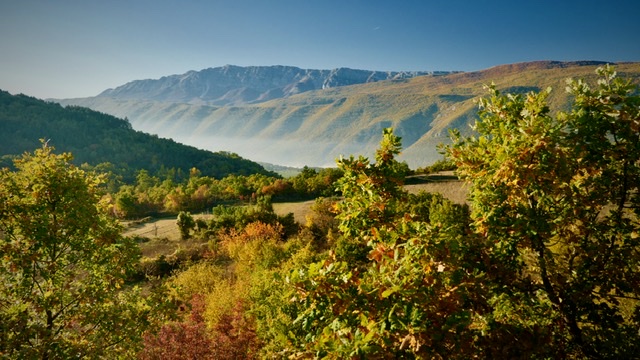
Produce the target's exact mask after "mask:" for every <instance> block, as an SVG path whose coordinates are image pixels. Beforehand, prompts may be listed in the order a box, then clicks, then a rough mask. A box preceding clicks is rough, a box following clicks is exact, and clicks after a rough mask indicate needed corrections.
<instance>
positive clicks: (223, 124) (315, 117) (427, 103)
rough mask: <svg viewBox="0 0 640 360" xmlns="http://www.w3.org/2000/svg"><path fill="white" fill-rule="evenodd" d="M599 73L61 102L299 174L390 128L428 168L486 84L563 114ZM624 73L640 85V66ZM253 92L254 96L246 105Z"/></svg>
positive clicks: (314, 83) (205, 84) (272, 82)
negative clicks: (544, 99) (569, 83)
mask: <svg viewBox="0 0 640 360" xmlns="http://www.w3.org/2000/svg"><path fill="white" fill-rule="evenodd" d="M598 65H601V63H597V62H573V63H565V62H543V61H541V62H532V63H522V64H511V65H502V66H496V67H493V68H490V69H487V70H483V71H479V72H470V73H430V74H429V73H424V74H421V73H376V72H367V71H355V70H350V71H347V70H342V71H334V72H333V73H332V72H325V77H324V78H323V77H322V76H321V75H322V74H321V72H320V71H316V72H314V71H311V70H300V69H298V70H300V71H299V73H298V74H297V75H296V74H293V75H292V74H291V72H292V70H291V69H297V68H290V67H262V68H255V67H252V68H240V67H232V68H231V70H233V71H230V70H228V71H227V72H226V73H224V72H223V71H222V70H223V68H217V69H218V71H217V72H216V71H215V69H208V70H203V71H201V72H190V73H187V74H185V75H183V76H172V77H165V78H162V79H159V80H140V81H135V82H131V83H128V84H125V85H123V86H121V87H118V88H116V89H112V90H107V91H104V92H103V93H102V94H100V95H98V96H95V97H89V98H80V99H65V100H59V102H60V103H61V104H63V105H70V104H73V105H80V106H86V107H89V108H91V109H94V110H97V111H101V112H105V113H108V114H112V115H115V116H117V117H122V118H125V117H126V118H128V119H129V121H130V122H131V124H132V125H133V127H134V128H135V129H138V130H142V131H145V132H149V133H152V134H158V135H159V136H161V137H170V138H173V139H175V140H176V141H179V142H183V143H186V144H190V145H193V146H197V147H201V148H204V149H208V150H213V151H219V150H223V151H231V152H234V153H238V154H239V155H241V156H243V157H246V158H249V159H251V160H254V161H261V162H268V163H275V164H281V165H290V166H302V165H310V166H333V165H334V163H335V162H334V160H335V159H336V158H337V157H339V156H340V155H345V156H348V155H350V154H372V151H373V150H374V149H375V147H376V144H377V143H378V141H379V139H380V134H381V131H382V129H383V128H386V127H393V128H394V129H395V131H396V133H397V134H398V135H400V136H401V137H402V141H403V146H404V149H405V150H404V152H403V154H402V155H401V157H400V159H401V160H405V161H407V162H408V163H409V165H410V166H412V167H418V166H424V165H428V164H430V163H432V162H433V161H435V160H437V159H439V158H440V155H439V154H438V152H437V149H436V146H437V144H439V143H441V142H446V141H447V134H448V129H450V128H458V129H460V130H461V131H463V133H465V132H468V131H469V129H470V128H469V125H471V124H473V122H474V121H475V116H476V110H477V108H476V105H475V102H474V101H475V99H476V98H477V97H478V96H483V95H485V94H486V92H485V90H484V89H483V87H484V85H487V84H490V83H492V82H494V83H495V84H496V85H497V87H498V89H500V90H502V91H505V92H516V93H524V92H528V91H531V90H540V89H545V88H547V87H549V86H551V87H552V88H553V89H554V91H553V92H552V95H551V99H550V104H551V106H552V107H553V108H554V109H560V108H564V107H566V106H568V104H569V98H568V95H567V94H566V93H565V91H564V88H565V81H566V79H567V78H569V77H574V78H592V77H593V76H594V70H595V68H596V67H597V66H598ZM617 70H618V72H619V73H622V74H624V76H627V77H629V78H631V79H638V78H639V77H640V64H638V63H628V64H618V65H617ZM376 74H378V75H376ZM329 75H330V76H329ZM383 75H384V76H383ZM417 75H419V76H417ZM285 78H286V79H288V80H287V81H288V82H285V81H284V80H278V81H280V82H277V81H276V79H285ZM232 79H236V80H237V81H236V82H235V83H234V82H232ZM374 80H375V81H374ZM358 81H359V82H360V83H358ZM367 81H368V82H367ZM216 84H217V85H218V86H217V88H216V89H215V91H214V89H213V88H214V87H215V86H214V85H216ZM305 84H306V85H305ZM350 84H355V85H350ZM305 86H306V88H307V89H308V90H307V91H302V90H303V89H305ZM205 89H208V90H207V91H205ZM221 89H222V90H221ZM249 93H251V94H254V96H249V97H248V96H245V97H243V96H242V94H245V95H246V94H249ZM255 94H259V95H255Z"/></svg>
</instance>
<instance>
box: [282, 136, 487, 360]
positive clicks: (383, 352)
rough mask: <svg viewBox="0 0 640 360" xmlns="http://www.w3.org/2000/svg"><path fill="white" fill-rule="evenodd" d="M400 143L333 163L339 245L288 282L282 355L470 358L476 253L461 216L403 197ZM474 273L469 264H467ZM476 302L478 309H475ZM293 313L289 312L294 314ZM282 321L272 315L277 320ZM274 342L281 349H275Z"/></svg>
mask: <svg viewBox="0 0 640 360" xmlns="http://www.w3.org/2000/svg"><path fill="white" fill-rule="evenodd" d="M399 151H400V138H399V137H397V136H395V135H394V134H393V132H392V131H391V129H385V130H384V133H383V138H382V141H381V144H380V149H379V150H378V151H377V153H376V162H375V163H370V162H369V160H368V159H366V158H364V157H359V158H357V159H355V158H353V157H351V158H349V159H342V160H341V161H340V162H339V164H338V165H339V167H340V168H341V169H342V170H344V177H343V178H342V179H341V180H340V182H339V186H340V190H341V191H342V193H343V194H344V197H345V199H344V201H343V202H342V203H340V204H338V205H337V210H338V211H337V216H336V220H338V222H339V226H338V228H339V230H340V232H341V235H342V238H341V239H340V240H339V241H338V242H337V244H336V246H335V248H333V249H332V250H331V251H330V253H329V255H328V256H327V257H326V258H325V259H324V260H323V261H320V262H317V263H313V264H311V265H309V266H306V267H305V268H304V269H298V270H296V271H293V272H291V273H290V274H288V276H287V278H288V281H289V283H290V284H291V285H292V286H293V288H294V289H295V295H294V296H293V298H292V301H291V302H292V303H293V307H292V306H291V305H289V309H290V311H291V310H295V311H297V314H296V317H295V318H294V319H292V321H291V323H292V325H291V326H290V328H289V329H288V330H287V333H286V334H281V336H280V337H275V338H276V339H279V338H280V339H281V338H282V337H284V338H286V339H287V342H286V345H284V349H282V350H281V351H282V352H281V354H292V355H295V356H299V357H321V358H324V357H326V358H373V359H382V358H449V359H452V358H464V359H466V358H471V357H472V356H473V355H474V353H473V351H474V350H475V348H474V346H473V345H474V343H475V339H476V338H477V337H479V335H480V334H479V332H476V330H475V329H473V328H472V327H471V326H470V324H471V323H472V320H473V317H472V315H473V307H472V306H470V305H469V304H470V303H474V299H476V298H478V299H481V298H482V295H483V292H482V289H480V288H479V286H478V285H477V283H476V282H474V280H475V277H476V275H477V273H478V272H479V270H477V265H476V264H478V263H480V264H481V263H482V261H479V260H478V257H480V256H481V254H482V252H481V251H477V249H476V247H475V244H474V243H473V241H471V240H469V239H465V238H464V235H465V232H466V228H465V227H464V226H460V225H459V224H458V223H461V224H465V221H467V217H466V216H465V215H466V214H465V212H464V211H463V210H462V208H461V207H459V206H454V205H453V204H450V203H449V202H448V201H446V200H444V199H443V198H442V197H441V196H429V195H419V196H412V195H409V194H408V193H407V192H406V191H405V190H404V189H403V188H402V184H403V182H404V177H405V175H406V167H405V166H403V165H402V164H400V163H398V162H397V161H396V160H395V158H394V157H395V155H397V154H398V153H399ZM472 264H473V265H472ZM480 302H481V301H480V300H478V301H477V303H480ZM296 306H297V308H296ZM282 315H284V314H281V316H282ZM276 341H281V340H276Z"/></svg>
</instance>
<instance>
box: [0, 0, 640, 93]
mask: <svg viewBox="0 0 640 360" xmlns="http://www.w3.org/2000/svg"><path fill="white" fill-rule="evenodd" d="M639 14H640V1H638V0H608V1H596V0H579V1H578V0H575V1H565V0H554V1H548V0H540V1H536V0H527V1H520V0H508V1H507V0H495V1H489V0H475V1H462V0H433V1H431V0H389V1H379V0H322V1H320V0H315V1H312V0H210V1H204V0H192V1H189V0H185V1H166V0H109V1H104V0H100V1H93V0H58V1H53V0H40V1H38V0H0V33H1V34H2V36H0V89H3V90H7V91H9V92H11V93H14V94H15V93H25V94H27V95H31V96H35V97H39V98H69V97H86V96H93V95H97V94H98V93H100V92H101V91H102V90H105V89H107V88H112V87H116V86H119V85H122V84H124V83H126V82H128V81H132V80H136V79H147V78H159V77H162V76H165V75H172V74H181V73H184V72H186V71H189V70H201V69H204V68H208V67H216V66H223V65H226V64H233V65H241V66H249V65H292V66H298V67H301V68H308V69H332V68H336V67H350V68H356V69H367V70H462V71H474V70H481V69H485V68H489V67H492V66H495V65H500V64H507V63H514V62H523V61H534V60H604V61H612V62H617V61H640V21H639V19H640V18H639V16H640V15H639Z"/></svg>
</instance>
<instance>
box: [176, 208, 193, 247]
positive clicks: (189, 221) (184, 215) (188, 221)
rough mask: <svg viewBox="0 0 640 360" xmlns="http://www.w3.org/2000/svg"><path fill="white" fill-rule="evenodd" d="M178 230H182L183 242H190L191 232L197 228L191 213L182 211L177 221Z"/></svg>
mask: <svg viewBox="0 0 640 360" xmlns="http://www.w3.org/2000/svg"><path fill="white" fill-rule="evenodd" d="M176 224H177V225H178V230H180V238H181V239H182V240H188V239H189V238H190V237H191V230H193V228H195V227H196V221H195V220H194V219H193V216H192V215H191V213H188V212H184V211H180V213H178V218H177V220H176Z"/></svg>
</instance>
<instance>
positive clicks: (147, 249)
mask: <svg viewBox="0 0 640 360" xmlns="http://www.w3.org/2000/svg"><path fill="white" fill-rule="evenodd" d="M210 216H211V215H194V218H195V219H200V218H202V219H208V218H209V217H210ZM124 225H125V231H124V233H123V235H124V236H134V237H141V238H145V239H148V241H146V242H143V243H141V244H140V250H141V251H142V256H145V257H150V258H155V257H157V256H160V255H171V254H173V253H174V252H175V251H176V250H177V249H179V248H190V247H193V246H195V245H199V244H201V243H202V241H195V240H187V241H184V240H182V239H181V238H180V230H179V229H178V225H177V224H176V217H171V218H162V219H151V220H149V221H146V222H143V223H137V224H136V223H129V225H127V224H126V223H125V224H124Z"/></svg>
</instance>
